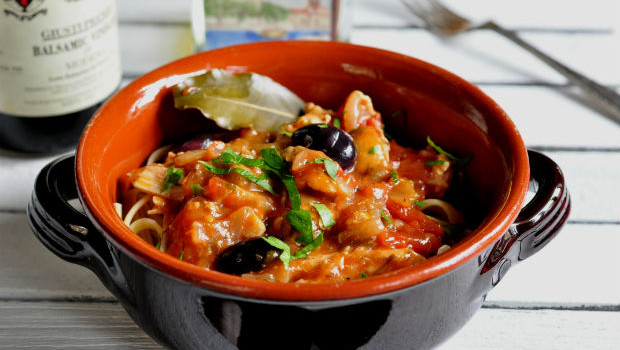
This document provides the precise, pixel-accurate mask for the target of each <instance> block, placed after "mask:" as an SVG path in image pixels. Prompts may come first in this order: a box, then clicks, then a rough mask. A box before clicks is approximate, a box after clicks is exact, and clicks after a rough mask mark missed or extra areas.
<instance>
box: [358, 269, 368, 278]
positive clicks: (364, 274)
mask: <svg viewBox="0 0 620 350" xmlns="http://www.w3.org/2000/svg"><path fill="white" fill-rule="evenodd" d="M367 277H368V274H366V272H365V271H362V274H361V275H360V278H367Z"/></svg>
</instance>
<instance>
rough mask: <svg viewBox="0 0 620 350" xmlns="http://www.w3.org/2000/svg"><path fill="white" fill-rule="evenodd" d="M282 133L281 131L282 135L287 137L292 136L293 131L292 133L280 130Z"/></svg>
mask: <svg viewBox="0 0 620 350" xmlns="http://www.w3.org/2000/svg"><path fill="white" fill-rule="evenodd" d="M282 133H283V134H284V135H286V136H288V137H291V136H293V133H292V132H290V131H286V130H282Z"/></svg>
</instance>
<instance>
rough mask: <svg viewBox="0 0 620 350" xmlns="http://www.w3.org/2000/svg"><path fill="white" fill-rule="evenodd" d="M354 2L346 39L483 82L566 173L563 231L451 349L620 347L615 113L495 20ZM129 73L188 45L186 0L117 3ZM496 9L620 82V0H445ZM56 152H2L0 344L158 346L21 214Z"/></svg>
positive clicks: (541, 42)
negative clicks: (440, 21) (440, 22)
mask: <svg viewBox="0 0 620 350" xmlns="http://www.w3.org/2000/svg"><path fill="white" fill-rule="evenodd" d="M353 1H354V20H355V21H354V23H355V28H354V31H353V33H352V38H351V41H353V42H354V43H359V44H365V45H370V46H377V47H381V48H385V49H389V50H393V51H398V52H401V53H404V54H408V55H412V56H415V57H418V58H421V59H424V60H427V61H430V62H432V63H435V64H437V65H439V66H442V67H444V68H446V69H448V70H450V71H452V72H454V73H456V74H458V75H460V76H462V77H464V78H465V79H468V80H470V81H472V82H473V83H475V84H477V85H478V86H480V88H481V89H482V90H484V91H485V92H486V93H487V94H489V95H490V96H491V97H492V98H494V99H495V100H496V101H498V102H499V103H500V105H502V106H503V107H504V108H505V110H506V111H507V113H508V114H509V115H510V116H511V118H512V119H513V120H514V122H515V123H516V125H517V127H518V128H519V129H520V131H521V133H522V135H523V138H524V139H525V142H526V144H527V146H528V147H530V148H533V149H537V150H540V151H543V152H544V153H545V154H547V155H549V156H550V157H552V158H553V159H554V160H556V161H557V162H558V164H559V165H560V166H561V167H562V169H563V170H564V172H565V176H566V179H567V183H568V187H569V190H570V192H571V194H572V199H573V211H572V215H571V217H570V220H569V222H568V224H567V225H566V227H565V229H564V230H563V232H561V234H560V235H559V236H558V237H557V238H556V239H555V240H554V241H553V242H552V243H551V244H549V245H548V246H547V247H545V248H544V249H543V250H542V251H541V252H540V253H539V254H537V255H535V256H533V257H531V258H529V259H528V260H526V261H524V262H522V263H520V264H519V265H517V266H515V267H514V268H512V269H511V271H510V272H509V273H508V275H507V276H506V277H505V278H504V279H503V280H502V282H501V283H500V284H499V286H497V287H496V288H495V289H494V290H492V291H491V292H490V293H489V295H488V297H487V301H486V302H485V304H484V306H483V308H482V309H481V310H480V311H479V312H478V313H477V314H476V315H475V316H474V318H473V319H472V320H471V322H469V323H468V324H467V325H466V326H465V327H464V328H463V329H462V330H461V331H460V332H459V333H458V334H457V335H456V336H455V337H453V338H452V339H450V340H449V341H448V342H447V343H446V344H444V345H442V346H441V347H440V349H441V350H449V349H450V350H451V349H536V350H542V349H588V350H592V349H604V350H608V349H620V253H619V249H620V205H619V204H618V202H619V200H618V198H620V124H618V123H615V122H612V121H610V120H609V119H608V118H606V117H605V116H604V113H602V112H601V111H599V110H597V109H596V108H593V107H592V106H591V104H590V102H589V101H588V100H587V99H585V98H584V97H583V96H582V95H581V94H580V93H579V92H578V91H576V90H575V89H574V88H573V87H572V86H570V85H568V84H567V82H566V80H565V79H564V78H563V77H562V76H560V75H559V74H557V73H555V72H554V71H553V70H552V69H550V68H548V67H547V66H545V65H544V64H542V63H541V62H539V61H538V60H536V59H535V58H533V57H531V56H530V55H529V54H527V53H526V52H525V51H523V50H522V49H520V48H518V47H516V46H515V45H513V44H511V43H510V42H508V41H507V40H505V39H503V38H501V37H499V36H498V35H497V34H494V33H492V32H490V31H487V30H475V31H473V32H470V33H468V34H464V35H461V36H459V37H456V38H452V39H450V40H441V39H439V38H437V37H435V36H433V35H432V34H430V33H428V32H427V31H426V30H424V29H423V28H422V27H421V25H420V22H419V21H418V20H416V19H415V18H413V17H412V16H410V15H409V13H408V12H407V11H406V10H405V9H404V7H403V6H402V5H401V4H400V2H398V1H397V0H389V1H372V0H353ZM118 3H119V17H120V33H121V37H120V38H121V45H122V57H123V67H124V73H125V74H124V78H125V82H127V81H130V80H132V79H134V78H135V77H137V76H139V75H141V74H143V73H145V72H147V71H148V70H150V69H152V68H155V67H157V66H159V65H161V64H163V63H166V62H169V61H171V60H173V59H176V58H179V57H182V56H185V55H188V54H190V53H191V52H192V41H191V32H190V29H189V10H188V9H189V0H184V1H172V0H157V1H155V0H148V1H147V0H140V1H136V0H134V1H131V2H130V1H123V2H121V1H120V0H119V1H118ZM448 3H449V4H451V5H453V6H455V7H456V8H457V9H460V10H461V12H463V13H466V14H468V15H470V16H472V17H476V18H480V19H483V18H485V17H492V18H494V19H495V20H497V21H498V22H499V23H502V24H504V25H505V26H506V27H508V28H510V29H513V30H516V31H517V32H518V33H519V35H521V36H522V37H523V38H524V39H526V40H528V41H530V42H531V43H533V44H534V45H536V46H538V47H540V48H542V49H544V50H545V51H546V52H548V53H549V54H551V55H552V56H554V57H556V58H558V59H560V60H561V61H563V62H565V63H566V64H568V65H570V66H572V67H574V68H575V69H576V70H578V71H581V72H583V73H585V74H586V75H588V76H590V77H591V78H593V79H595V80H597V81H599V82H602V83H604V84H607V85H610V86H612V87H615V88H618V87H619V85H620V40H619V39H620V35H619V32H618V29H619V28H618V27H614V26H615V25H617V24H619V23H620V18H619V15H620V8H619V6H618V2H617V0H588V1H563V0H545V1H540V0H521V1H510V2H507V1H494V0H469V1H467V2H465V1H456V0H453V1H448ZM55 157H56V156H32V155H19V154H14V153H11V152H8V151H0V349H19V348H36V349H43V348H58V349H70V348H78V349H84V348H89V349H90V348H95V349H149V348H160V347H159V345H158V344H156V343H155V342H154V341H152V340H151V339H150V338H149V337H148V336H146V335H145V334H144V333H143V332H142V331H141V330H140V329H139V328H138V327H137V326H136V325H135V324H134V323H133V321H132V320H131V319H130V318H129V317H128V316H127V314H126V313H125V311H124V310H123V309H122V308H121V306H120V305H119V304H118V303H117V302H116V301H115V299H114V297H112V295H111V294H110V293H109V292H108V291H107V290H105V289H104V288H103V287H102V285H101V284H100V283H99V281H98V280H97V279H96V278H95V276H94V275H93V274H92V273H90V272H89V271H87V270H86V269H84V268H81V267H79V266H76V265H72V264H69V263H66V262H64V261H62V260H60V259H59V258H57V257H56V256H53V255H52V254H51V253H50V252H49V251H47V250H46V249H45V248H44V247H43V246H42V245H41V244H40V243H39V242H38V241H37V240H36V238H35V237H34V235H33V234H32V233H31V231H30V229H29V228H28V225H27V222H26V212H25V207H26V203H27V201H28V199H29V196H30V191H31V189H32V185H33V181H34V177H35V176H36V174H37V173H38V171H39V169H40V168H41V167H42V166H43V165H44V164H46V163H47V162H48V161H50V160H51V159H53V158H55Z"/></svg>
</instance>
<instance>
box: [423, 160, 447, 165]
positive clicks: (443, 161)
mask: <svg viewBox="0 0 620 350" xmlns="http://www.w3.org/2000/svg"><path fill="white" fill-rule="evenodd" d="M445 162H446V161H445V160H443V159H436V160H429V161H427V162H424V165H426V166H435V165H437V164H439V165H441V164H444V163H445Z"/></svg>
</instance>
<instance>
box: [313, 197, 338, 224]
mask: <svg viewBox="0 0 620 350" xmlns="http://www.w3.org/2000/svg"><path fill="white" fill-rule="evenodd" d="M312 206H313V207H314V209H316V212H317V213H319V216H320V217H321V221H322V222H323V226H324V227H325V228H329V227H332V226H334V225H336V220H334V216H333V215H332V212H331V211H330V210H329V209H328V208H327V206H326V205H325V204H323V203H316V204H313V205H312Z"/></svg>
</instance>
